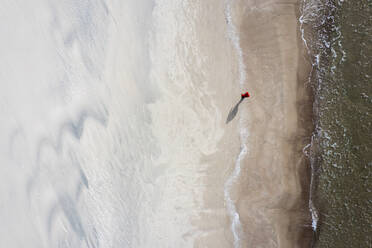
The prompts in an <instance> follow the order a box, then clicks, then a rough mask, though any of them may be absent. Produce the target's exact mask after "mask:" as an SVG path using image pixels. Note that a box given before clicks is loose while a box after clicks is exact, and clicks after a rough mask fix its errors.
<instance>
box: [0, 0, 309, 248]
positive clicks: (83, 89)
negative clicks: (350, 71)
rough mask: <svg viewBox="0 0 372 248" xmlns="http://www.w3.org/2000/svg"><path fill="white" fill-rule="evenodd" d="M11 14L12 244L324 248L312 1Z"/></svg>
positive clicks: (15, 9)
mask: <svg viewBox="0 0 372 248" xmlns="http://www.w3.org/2000/svg"><path fill="white" fill-rule="evenodd" d="M4 9H6V12H4V13H2V14H3V16H4V18H3V19H4V21H3V22H2V25H0V29H1V31H2V33H3V34H4V36H3V39H2V45H1V46H0V48H1V49H2V50H1V51H2V54H3V56H2V59H0V64H1V65H3V73H1V74H0V77H1V78H0V79H1V81H2V82H6V83H4V84H2V85H1V91H0V92H1V94H2V95H1V99H2V102H1V104H2V105H1V111H2V112H1V116H2V118H3V120H4V121H3V122H2V125H3V126H2V128H1V129H0V130H1V135H2V137H4V139H2V141H1V142H2V143H1V144H0V148H1V150H2V152H3V154H4V156H2V157H1V164H2V165H3V166H2V167H1V168H0V174H1V175H3V177H2V180H1V187H0V188H1V189H2V190H1V192H0V200H1V202H3V203H4V204H3V205H4V206H2V211H0V218H1V219H2V220H3V222H4V223H7V225H3V226H2V227H1V228H0V246H1V247H31V248H33V247H35V248H39V247H79V248H80V247H107V248H112V247H139V248H147V247H148V248H162V247H171V248H174V247H177V248H178V247H180V248H183V247H196V248H198V247H200V248H205V247H211V248H216V247H221V248H228V247H234V248H243V247H248V248H259V247H265V248H267V247H281V248H291V247H301V248H303V247H309V246H308V244H309V238H311V237H309V235H310V234H311V221H310V216H309V210H308V197H307V196H308V192H307V189H308V180H309V177H308V169H309V166H308V165H307V164H306V158H305V156H304V154H303V153H302V149H303V147H304V146H305V145H306V144H308V143H309V142H310V140H309V137H310V130H311V129H312V126H311V115H310V113H311V104H308V103H309V102H311V101H310V100H311V99H310V98H309V95H310V94H309V92H307V89H306V88H305V87H304V85H305V83H306V80H307V75H308V67H309V66H308V64H307V63H306V62H305V57H304V55H305V53H304V52H303V51H302V49H303V47H302V41H301V39H300V35H299V28H298V17H299V13H298V11H299V6H298V3H297V1H294V0H292V1H291V0H290V1H288V0H287V1H279V0H271V1H269V0H237V1H224V0H223V1H215V0H203V1H196V0H155V1H147V0H140V1H138V0H136V1H134V0H128V1H83V2H81V1H77V2H74V1H67V2H65V1H60V2H57V1H55V2H53V3H49V2H48V3H46V2H45V1H41V0H39V1H35V2H32V4H30V3H29V2H27V1H19V3H18V2H17V4H14V3H13V2H9V3H5V7H4ZM20 17H22V18H20ZM13 26H17V29H11V28H9V27H13ZM245 91H249V92H250V94H251V97H250V98H248V99H246V100H244V101H243V102H241V103H240V104H239V105H238V107H239V108H238V111H237V113H236V116H232V118H231V121H227V117H228V115H229V112H230V110H231V109H232V108H234V106H236V104H237V103H238V102H239V100H240V94H241V93H242V92H245ZM26 234H27V235H26Z"/></svg>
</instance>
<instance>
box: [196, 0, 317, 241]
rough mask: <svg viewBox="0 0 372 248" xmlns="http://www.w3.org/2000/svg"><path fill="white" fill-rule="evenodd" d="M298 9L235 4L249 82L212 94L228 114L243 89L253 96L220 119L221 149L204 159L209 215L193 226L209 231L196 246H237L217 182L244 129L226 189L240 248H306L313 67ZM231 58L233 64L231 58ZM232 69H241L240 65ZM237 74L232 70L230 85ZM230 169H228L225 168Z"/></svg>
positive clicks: (294, 5)
mask: <svg viewBox="0 0 372 248" xmlns="http://www.w3.org/2000/svg"><path fill="white" fill-rule="evenodd" d="M298 4H299V3H298V1H278V0H276V1H275V0H274V1H236V2H235V3H234V4H233V5H232V6H231V7H232V13H233V16H234V20H233V22H234V25H235V26H236V27H237V29H238V31H239V36H240V45H241V48H242V51H243V58H244V64H245V67H246V81H245V83H244V86H243V87H242V88H239V85H238V84H236V85H234V84H231V85H226V84H225V83H223V82H221V80H220V82H221V84H220V86H218V85H217V87H218V88H217V91H218V92H220V93H221V94H222V96H223V97H220V101H218V106H219V108H220V109H221V112H222V113H226V115H227V113H228V112H229V110H230V108H232V107H233V106H234V105H235V103H236V102H237V101H238V100H239V99H238V97H237V96H239V94H240V93H241V92H240V91H241V90H248V91H249V92H250V93H251V97H250V98H249V99H248V100H246V101H244V102H243V103H242V104H240V106H239V112H238V114H237V116H236V117H235V118H234V119H233V121H231V122H230V123H228V124H225V123H222V122H224V121H225V119H222V120H220V122H221V123H220V125H222V126H224V125H225V128H224V130H225V133H224V136H223V137H222V139H221V141H220V143H219V151H218V152H217V153H215V154H214V155H212V156H209V157H206V158H205V160H206V161H208V162H209V165H210V166H209V167H208V170H207V175H208V176H207V179H206V185H207V186H208V187H207V188H208V190H207V192H206V194H204V195H205V197H204V199H205V202H204V203H205V206H204V207H205V208H206V209H210V210H211V211H206V212H204V213H202V214H201V215H200V216H201V218H200V222H198V223H203V224H202V225H203V230H208V231H207V232H206V234H205V235H203V237H200V238H199V239H198V242H196V245H195V247H234V237H233V235H232V233H231V218H229V216H228V214H226V211H224V209H225V208H226V202H225V201H224V198H223V193H222V192H223V190H222V188H223V185H221V184H220V183H218V182H226V180H228V178H229V175H231V173H233V167H234V163H235V161H236V159H237V157H238V154H239V150H240V146H241V145H240V144H239V143H240V137H239V133H238V131H237V130H240V129H241V128H246V129H247V130H248V138H247V140H246V142H247V147H248V153H247V154H246V156H245V158H244V161H243V162H242V164H241V172H240V176H239V178H238V180H237V182H235V183H234V184H233V186H232V189H231V197H232V200H233V202H234V203H235V205H236V209H237V212H238V213H239V215H240V222H241V233H240V234H241V240H240V241H239V246H240V247H285V248H287V247H309V246H310V242H311V235H312V234H311V220H310V215H309V211H308V187H309V178H310V175H309V172H310V171H309V165H308V160H307V158H306V157H305V155H304V154H303V152H302V149H303V148H304V147H305V146H306V144H308V143H309V142H310V134H311V130H312V121H311V97H310V96H311V93H310V91H309V88H308V87H306V82H307V78H308V73H309V67H310V66H309V64H308V62H307V61H306V59H305V55H306V53H305V52H304V48H303V44H302V40H301V38H300V34H299V27H298V17H299V5H298ZM216 8H217V7H216ZM217 9H218V8H217ZM210 49H211V48H210ZM232 50H233V48H232ZM233 53H234V52H233ZM231 56H232V57H234V56H235V61H237V59H236V57H237V55H236V54H232V55H231ZM234 66H235V68H237V67H238V65H237V62H236V64H234ZM227 68H228V67H227ZM233 73H234V72H233ZM238 74H239V72H238V69H236V71H235V75H236V78H235V82H236V81H238V78H239V76H238ZM214 86H215V85H213V87H214ZM241 115H243V116H245V117H244V118H241ZM227 164H230V165H231V167H230V168H229V169H227V168H226V165H227ZM216 182H217V183H216ZM206 223H209V224H206ZM216 226H217V227H216Z"/></svg>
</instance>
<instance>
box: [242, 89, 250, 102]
mask: <svg viewBox="0 0 372 248" xmlns="http://www.w3.org/2000/svg"><path fill="white" fill-rule="evenodd" d="M247 97H250V95H249V93H248V91H247V92H245V93H243V94H242V100H243V99H244V98H247Z"/></svg>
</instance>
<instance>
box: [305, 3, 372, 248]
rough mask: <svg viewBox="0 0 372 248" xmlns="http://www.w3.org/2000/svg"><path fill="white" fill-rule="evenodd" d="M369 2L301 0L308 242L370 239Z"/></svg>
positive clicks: (366, 243) (368, 242)
mask: <svg viewBox="0 0 372 248" xmlns="http://www.w3.org/2000/svg"><path fill="white" fill-rule="evenodd" d="M371 16H372V2H371V1H368V0H362V1H347V0H338V1H336V0H335V1H330V0H306V1H304V2H303V4H302V16H301V18H300V22H301V24H302V25H301V26H302V31H303V39H304V41H305V44H306V46H307V48H308V51H309V54H310V59H311V61H312V64H313V70H312V73H311V75H310V78H309V82H310V84H311V86H312V87H313V91H314V96H315V102H314V108H313V109H314V123H315V131H314V133H313V137H312V143H311V153H310V154H311V163H312V185H311V197H310V199H311V201H310V210H311V212H312V216H313V229H314V231H315V236H314V247H371V246H372V237H371V233H372V215H371V213H372V204H371V199H372V192H371V189H372V181H371V176H372V143H371V142H372V132H371V130H372V129H371V128H372V113H371V109H372V108H371V107H372V75H371V74H372V63H371V61H372V60H371V59H372V50H371V47H372V46H371V39H372V30H371V27H372V18H371Z"/></svg>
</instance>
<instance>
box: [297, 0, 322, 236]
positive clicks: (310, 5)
mask: <svg viewBox="0 0 372 248" xmlns="http://www.w3.org/2000/svg"><path fill="white" fill-rule="evenodd" d="M318 4H319V3H318V2H313V1H310V2H309V1H305V0H304V1H303V2H302V9H301V16H300V18H299V19H298V21H299V22H300V31H301V39H302V41H303V42H304V44H305V47H306V50H307V53H308V55H309V57H310V58H313V57H312V56H311V52H310V48H309V46H308V43H307V40H306V38H305V30H304V24H306V22H309V21H311V20H312V19H313V18H314V17H316V15H315V14H314V13H317V9H318V8H319V6H318ZM314 57H315V59H311V64H312V65H311V71H310V73H309V77H308V83H310V82H311V75H312V73H313V70H314V68H315V67H316V66H318V65H319V63H320V55H319V54H317V55H315V56H314ZM313 138H314V135H313V136H312V138H311V143H310V144H308V145H306V146H305V147H304V148H303V152H304V154H305V155H306V156H309V155H310V154H311V150H310V152H306V150H307V149H308V148H309V147H311V145H312V144H313ZM310 159H311V158H310ZM310 164H311V179H310V192H309V194H310V196H309V211H310V214H311V219H312V221H311V226H312V228H313V230H314V232H315V231H316V229H317V225H318V219H319V217H318V212H317V210H316V208H315V206H314V203H313V201H312V193H313V192H312V189H313V171H314V168H313V166H314V165H313V161H311V163H310Z"/></svg>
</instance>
